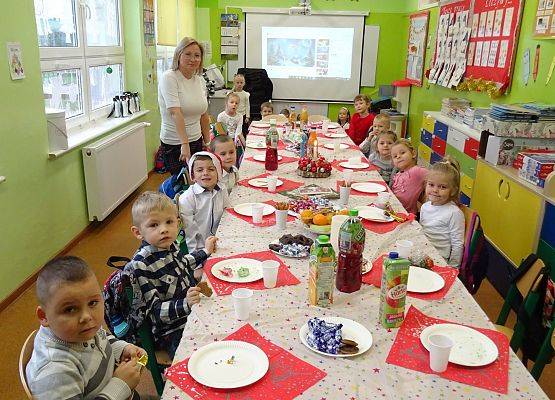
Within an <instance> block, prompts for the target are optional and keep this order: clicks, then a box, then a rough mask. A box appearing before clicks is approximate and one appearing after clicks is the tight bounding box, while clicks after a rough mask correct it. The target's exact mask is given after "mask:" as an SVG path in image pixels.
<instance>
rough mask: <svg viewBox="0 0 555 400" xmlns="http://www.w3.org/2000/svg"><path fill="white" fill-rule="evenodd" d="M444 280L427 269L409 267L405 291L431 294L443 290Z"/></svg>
mask: <svg viewBox="0 0 555 400" xmlns="http://www.w3.org/2000/svg"><path fill="white" fill-rule="evenodd" d="M444 286H445V279H443V278H442V277H441V275H439V274H438V273H437V272H434V271H430V270H429V269H425V268H420V267H415V266H414V265H411V266H410V269H409V281H408V283H407V291H409V292H413V293H433V292H437V291H438V290H441V289H443V287H444Z"/></svg>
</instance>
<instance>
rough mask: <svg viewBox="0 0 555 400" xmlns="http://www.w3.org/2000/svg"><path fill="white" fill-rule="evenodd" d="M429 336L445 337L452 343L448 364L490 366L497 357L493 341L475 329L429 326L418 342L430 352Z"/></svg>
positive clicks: (452, 325) (447, 325)
mask: <svg viewBox="0 0 555 400" xmlns="http://www.w3.org/2000/svg"><path fill="white" fill-rule="evenodd" d="M431 335H445V336H447V337H448V338H449V339H451V340H452V341H453V343H454V345H453V348H452V349H451V354H449V362H452V363H453V364H458V365H463V366H465V367H481V366H484V365H488V364H491V363H492V362H494V361H495V360H497V357H498V355H499V350H498V349H497V346H496V345H495V343H493V341H492V340H491V339H490V338H489V337H487V336H486V335H484V334H483V333H481V332H478V331H477V330H476V329H472V328H469V327H467V326H463V325H456V324H436V325H430V326H428V327H427V328H426V329H424V330H423V331H422V333H421V334H420V342H422V345H423V346H424V347H425V348H426V350H428V351H430V342H429V341H428V338H429V337H430V336H431Z"/></svg>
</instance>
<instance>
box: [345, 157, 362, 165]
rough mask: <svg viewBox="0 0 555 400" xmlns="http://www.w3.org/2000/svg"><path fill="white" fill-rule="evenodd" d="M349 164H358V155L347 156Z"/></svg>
mask: <svg viewBox="0 0 555 400" xmlns="http://www.w3.org/2000/svg"><path fill="white" fill-rule="evenodd" d="M348 161H349V164H351V165H358V164H360V156H358V157H349V160H348Z"/></svg>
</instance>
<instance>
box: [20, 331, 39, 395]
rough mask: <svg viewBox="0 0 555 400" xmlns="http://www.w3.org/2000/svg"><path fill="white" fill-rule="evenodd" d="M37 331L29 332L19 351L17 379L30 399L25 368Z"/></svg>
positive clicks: (31, 352)
mask: <svg viewBox="0 0 555 400" xmlns="http://www.w3.org/2000/svg"><path fill="white" fill-rule="evenodd" d="M36 334H37V331H36V330H34V331H33V332H31V334H30V335H29V336H27V339H25V343H23V347H22V348H21V353H19V379H20V380H21V384H22V385H23V390H24V391H25V394H26V395H27V398H28V399H30V400H32V399H33V395H32V394H31V391H30V390H29V386H28V385H27V375H26V374H25V368H26V367H27V363H28V362H29V360H30V359H31V355H32V354H33V348H34V346H35V335H36Z"/></svg>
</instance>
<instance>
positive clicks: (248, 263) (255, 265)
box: [210, 258, 262, 283]
mask: <svg viewBox="0 0 555 400" xmlns="http://www.w3.org/2000/svg"><path fill="white" fill-rule="evenodd" d="M241 267H247V268H248V269H249V274H248V275H247V276H245V277H239V275H238V274H237V270H238V269H239V268H241ZM223 268H230V269H231V270H233V275H232V276H227V275H224V274H222V273H221V272H220V270H221V269H223ZM210 271H211V272H212V275H214V277H216V278H218V279H220V280H222V281H225V282H232V283H247V282H256V281H258V280H260V279H262V263H261V262H260V261H258V260H255V259H253V258H229V259H227V260H222V261H219V262H217V263H216V264H214V265H212V269H211V270H210Z"/></svg>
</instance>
